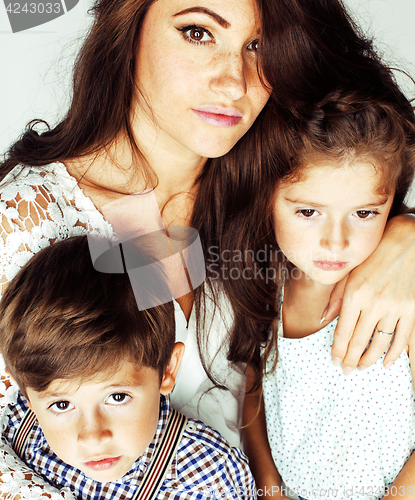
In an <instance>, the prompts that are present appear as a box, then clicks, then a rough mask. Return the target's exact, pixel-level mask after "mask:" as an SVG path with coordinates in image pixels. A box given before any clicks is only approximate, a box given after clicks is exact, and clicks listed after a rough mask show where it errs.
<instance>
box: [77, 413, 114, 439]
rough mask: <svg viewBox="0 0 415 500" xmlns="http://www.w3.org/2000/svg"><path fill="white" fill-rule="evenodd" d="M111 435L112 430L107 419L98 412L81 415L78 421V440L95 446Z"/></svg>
mask: <svg viewBox="0 0 415 500" xmlns="http://www.w3.org/2000/svg"><path fill="white" fill-rule="evenodd" d="M111 437H112V431H111V428H110V425H109V422H108V421H107V419H106V418H105V417H104V416H103V415H100V414H99V413H98V412H97V413H95V414H94V415H90V416H83V417H82V418H81V419H80V421H79V428H78V442H80V443H82V444H84V445H87V446H95V445H97V444H100V443H101V442H102V441H107V440H108V439H110V438H111Z"/></svg>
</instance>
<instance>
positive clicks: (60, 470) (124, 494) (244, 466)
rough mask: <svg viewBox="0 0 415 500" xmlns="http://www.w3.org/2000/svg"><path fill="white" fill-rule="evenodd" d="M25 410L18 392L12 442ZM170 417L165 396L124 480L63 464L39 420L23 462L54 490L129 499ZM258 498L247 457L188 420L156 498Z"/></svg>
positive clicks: (84, 499) (8, 433) (93, 498)
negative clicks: (101, 478) (105, 479)
mask: <svg viewBox="0 0 415 500" xmlns="http://www.w3.org/2000/svg"><path fill="white" fill-rule="evenodd" d="M27 408H28V407H27V401H26V399H25V398H24V396H23V395H21V394H20V393H19V397H18V399H17V402H16V403H15V404H13V405H10V406H9V413H8V415H9V418H8V425H7V427H6V429H5V431H3V437H4V438H5V439H6V440H7V441H8V442H9V443H10V444H11V443H12V440H13V436H14V434H15V432H16V430H17V428H18V426H19V423H20V421H21V419H22V418H23V416H24V414H25V413H26V411H27ZM169 413H170V400H169V398H166V397H164V396H161V399H160V419H159V423H158V426H157V431H156V434H155V436H154V439H153V441H152V442H151V443H150V445H149V446H148V448H147V449H146V451H145V452H144V453H143V454H142V455H141V457H139V459H138V460H137V461H136V462H135V464H134V465H133V467H132V469H131V470H130V471H129V472H128V473H127V474H126V475H125V476H124V477H123V478H122V480H118V481H112V482H111V483H98V482H96V481H94V480H92V479H91V478H89V477H87V476H85V474H83V473H82V472H81V471H79V470H78V469H75V468H74V467H71V466H69V465H67V464H65V463H64V462H62V461H61V460H60V459H59V458H58V457H57V456H56V455H55V454H54V453H53V451H52V450H51V449H50V447H49V445H48V443H47V441H46V439H45V437H44V435H43V433H42V430H41V428H40V426H39V424H38V423H37V421H36V422H35V424H34V426H33V428H32V430H31V432H30V435H29V437H28V443H27V446H26V449H25V454H24V461H25V462H26V464H27V465H28V466H29V467H30V468H32V469H33V470H34V471H35V472H36V473H37V474H39V475H41V476H43V477H44V478H46V480H47V481H49V483H51V484H52V485H53V486H55V487H56V488H58V489H60V488H64V487H67V488H70V489H71V491H72V492H73V493H74V495H75V496H76V497H77V498H78V499H79V500H98V499H99V500H110V499H111V500H127V499H131V498H132V497H133V495H134V493H135V491H136V489H137V487H138V485H139V484H140V481H141V479H142V477H143V475H144V472H145V470H146V468H147V466H148V464H149V462H150V459H151V457H152V455H153V452H154V449H155V447H156V445H157V444H158V442H159V440H160V437H161V435H162V432H163V431H164V428H165V426H166V423H167V419H168V416H169ZM254 497H255V484H254V480H253V478H252V475H251V472H250V470H249V467H248V462H247V459H246V457H245V455H244V454H243V453H242V452H241V451H240V450H239V449H237V448H231V447H230V445H229V444H228V443H227V442H226V441H225V440H224V439H223V438H222V437H221V436H220V435H219V434H218V433H217V432H216V431H214V430H213V429H211V428H209V427H206V426H205V425H204V424H203V423H202V422H199V421H197V420H189V421H188V423H187V426H186V429H185V431H184V434H183V437H182V440H181V442H180V444H179V448H178V451H177V456H176V458H175V459H174V460H173V463H172V465H171V467H170V469H169V470H168V472H167V475H166V478H165V480H164V482H163V485H162V487H161V489H160V491H159V493H158V495H157V498H158V499H160V500H161V499H163V500H170V499H171V500H173V499H175V500H179V499H180V500H187V499H188V500H190V499H192V500H196V499H200V500H208V499H214V498H217V499H219V498H227V499H236V498H240V499H250V498H254Z"/></svg>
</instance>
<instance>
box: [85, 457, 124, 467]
mask: <svg viewBox="0 0 415 500" xmlns="http://www.w3.org/2000/svg"><path fill="white" fill-rule="evenodd" d="M119 460H121V456H119V457H112V458H103V459H102V460H91V461H90V462H85V465H86V466H87V467H89V468H90V469H92V470H106V469H111V467H113V466H114V465H115V464H116V463H117V462H118V461H119Z"/></svg>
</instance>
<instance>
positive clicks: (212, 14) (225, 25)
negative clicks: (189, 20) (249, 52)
mask: <svg viewBox="0 0 415 500" xmlns="http://www.w3.org/2000/svg"><path fill="white" fill-rule="evenodd" d="M189 12H199V13H202V14H206V15H207V16H209V17H211V18H212V19H213V20H215V21H216V22H217V23H218V24H220V25H221V26H222V28H226V29H227V28H230V27H231V23H229V22H228V21H227V20H226V19H224V18H223V17H222V16H220V15H219V14H216V12H213V10H210V9H207V8H206V7H189V8H188V9H184V10H181V11H180V12H178V13H177V14H174V16H173V17H177V16H182V15H183V14H188V13H189Z"/></svg>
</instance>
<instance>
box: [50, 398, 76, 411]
mask: <svg viewBox="0 0 415 500" xmlns="http://www.w3.org/2000/svg"><path fill="white" fill-rule="evenodd" d="M49 408H50V409H51V410H53V411H54V412H55V413H64V412H65V411H69V410H72V408H74V405H73V404H72V403H70V402H69V401H56V403H53V404H52V405H50V406H49Z"/></svg>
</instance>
